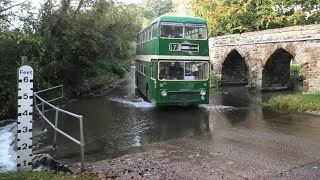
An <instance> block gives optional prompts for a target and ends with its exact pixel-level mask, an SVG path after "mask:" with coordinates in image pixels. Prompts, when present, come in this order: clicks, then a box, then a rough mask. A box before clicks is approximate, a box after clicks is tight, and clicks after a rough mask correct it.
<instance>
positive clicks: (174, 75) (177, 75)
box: [170, 62, 184, 79]
mask: <svg viewBox="0 0 320 180" xmlns="http://www.w3.org/2000/svg"><path fill="white" fill-rule="evenodd" d="M170 76H171V79H183V77H184V75H183V68H182V67H181V65H180V63H179V62H175V63H174V65H173V66H171V67H170Z"/></svg>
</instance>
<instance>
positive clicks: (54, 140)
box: [53, 109, 59, 148]
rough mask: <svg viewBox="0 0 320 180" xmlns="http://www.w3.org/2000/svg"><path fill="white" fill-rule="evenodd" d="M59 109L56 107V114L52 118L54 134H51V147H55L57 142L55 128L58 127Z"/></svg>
mask: <svg viewBox="0 0 320 180" xmlns="http://www.w3.org/2000/svg"><path fill="white" fill-rule="evenodd" d="M58 116H59V111H58V109H56V115H55V119H54V127H55V128H54V136H53V148H56V144H57V129H56V128H58V120H59V117H58Z"/></svg>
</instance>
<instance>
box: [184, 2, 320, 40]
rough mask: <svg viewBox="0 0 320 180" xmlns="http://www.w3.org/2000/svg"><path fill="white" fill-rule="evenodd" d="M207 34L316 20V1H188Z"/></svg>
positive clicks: (302, 23)
mask: <svg viewBox="0 0 320 180" xmlns="http://www.w3.org/2000/svg"><path fill="white" fill-rule="evenodd" d="M189 3H190V5H191V6H192V8H193V11H194V12H195V15H196V16H199V17H202V18H204V19H206V20H207V22H208V25H209V34H210V36H217V35H224V34H230V33H241V32H249V31H258V30H264V29H271V28H280V27H286V26H293V25H306V24H315V23H320V21H319V20H320V18H319V14H320V13H319V12H320V5H319V0H311V1H302V0H289V1H282V0H205V1H202V0H190V1H189Z"/></svg>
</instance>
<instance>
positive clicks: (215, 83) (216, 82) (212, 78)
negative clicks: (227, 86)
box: [209, 71, 220, 88]
mask: <svg viewBox="0 0 320 180" xmlns="http://www.w3.org/2000/svg"><path fill="white" fill-rule="evenodd" d="M209 81H210V87H213V88H218V87H219V86H220V79H219V78H218V77H217V76H216V75H215V74H214V73H213V71H210V79H209Z"/></svg>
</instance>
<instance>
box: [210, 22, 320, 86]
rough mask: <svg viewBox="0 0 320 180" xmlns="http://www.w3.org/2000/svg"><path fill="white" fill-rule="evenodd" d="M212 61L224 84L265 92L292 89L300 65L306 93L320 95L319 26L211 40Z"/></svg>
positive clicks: (274, 30)
mask: <svg viewBox="0 0 320 180" xmlns="http://www.w3.org/2000/svg"><path fill="white" fill-rule="evenodd" d="M209 47H210V60H211V63H212V69H213V71H214V73H215V74H216V75H217V76H218V78H220V80H221V83H222V84H244V85H249V86H254V87H257V88H259V89H262V90H275V89H284V88H289V87H290V84H291V81H290V63H291V60H292V59H295V61H296V62H298V64H299V66H300V68H301V71H300V73H302V75H303V90H304V91H305V92H320V25H308V26H295V27H287V28H281V29H273V30H264V31H259V32H250V33H243V34H233V35H226V36H219V37H213V38H210V39H209Z"/></svg>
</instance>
